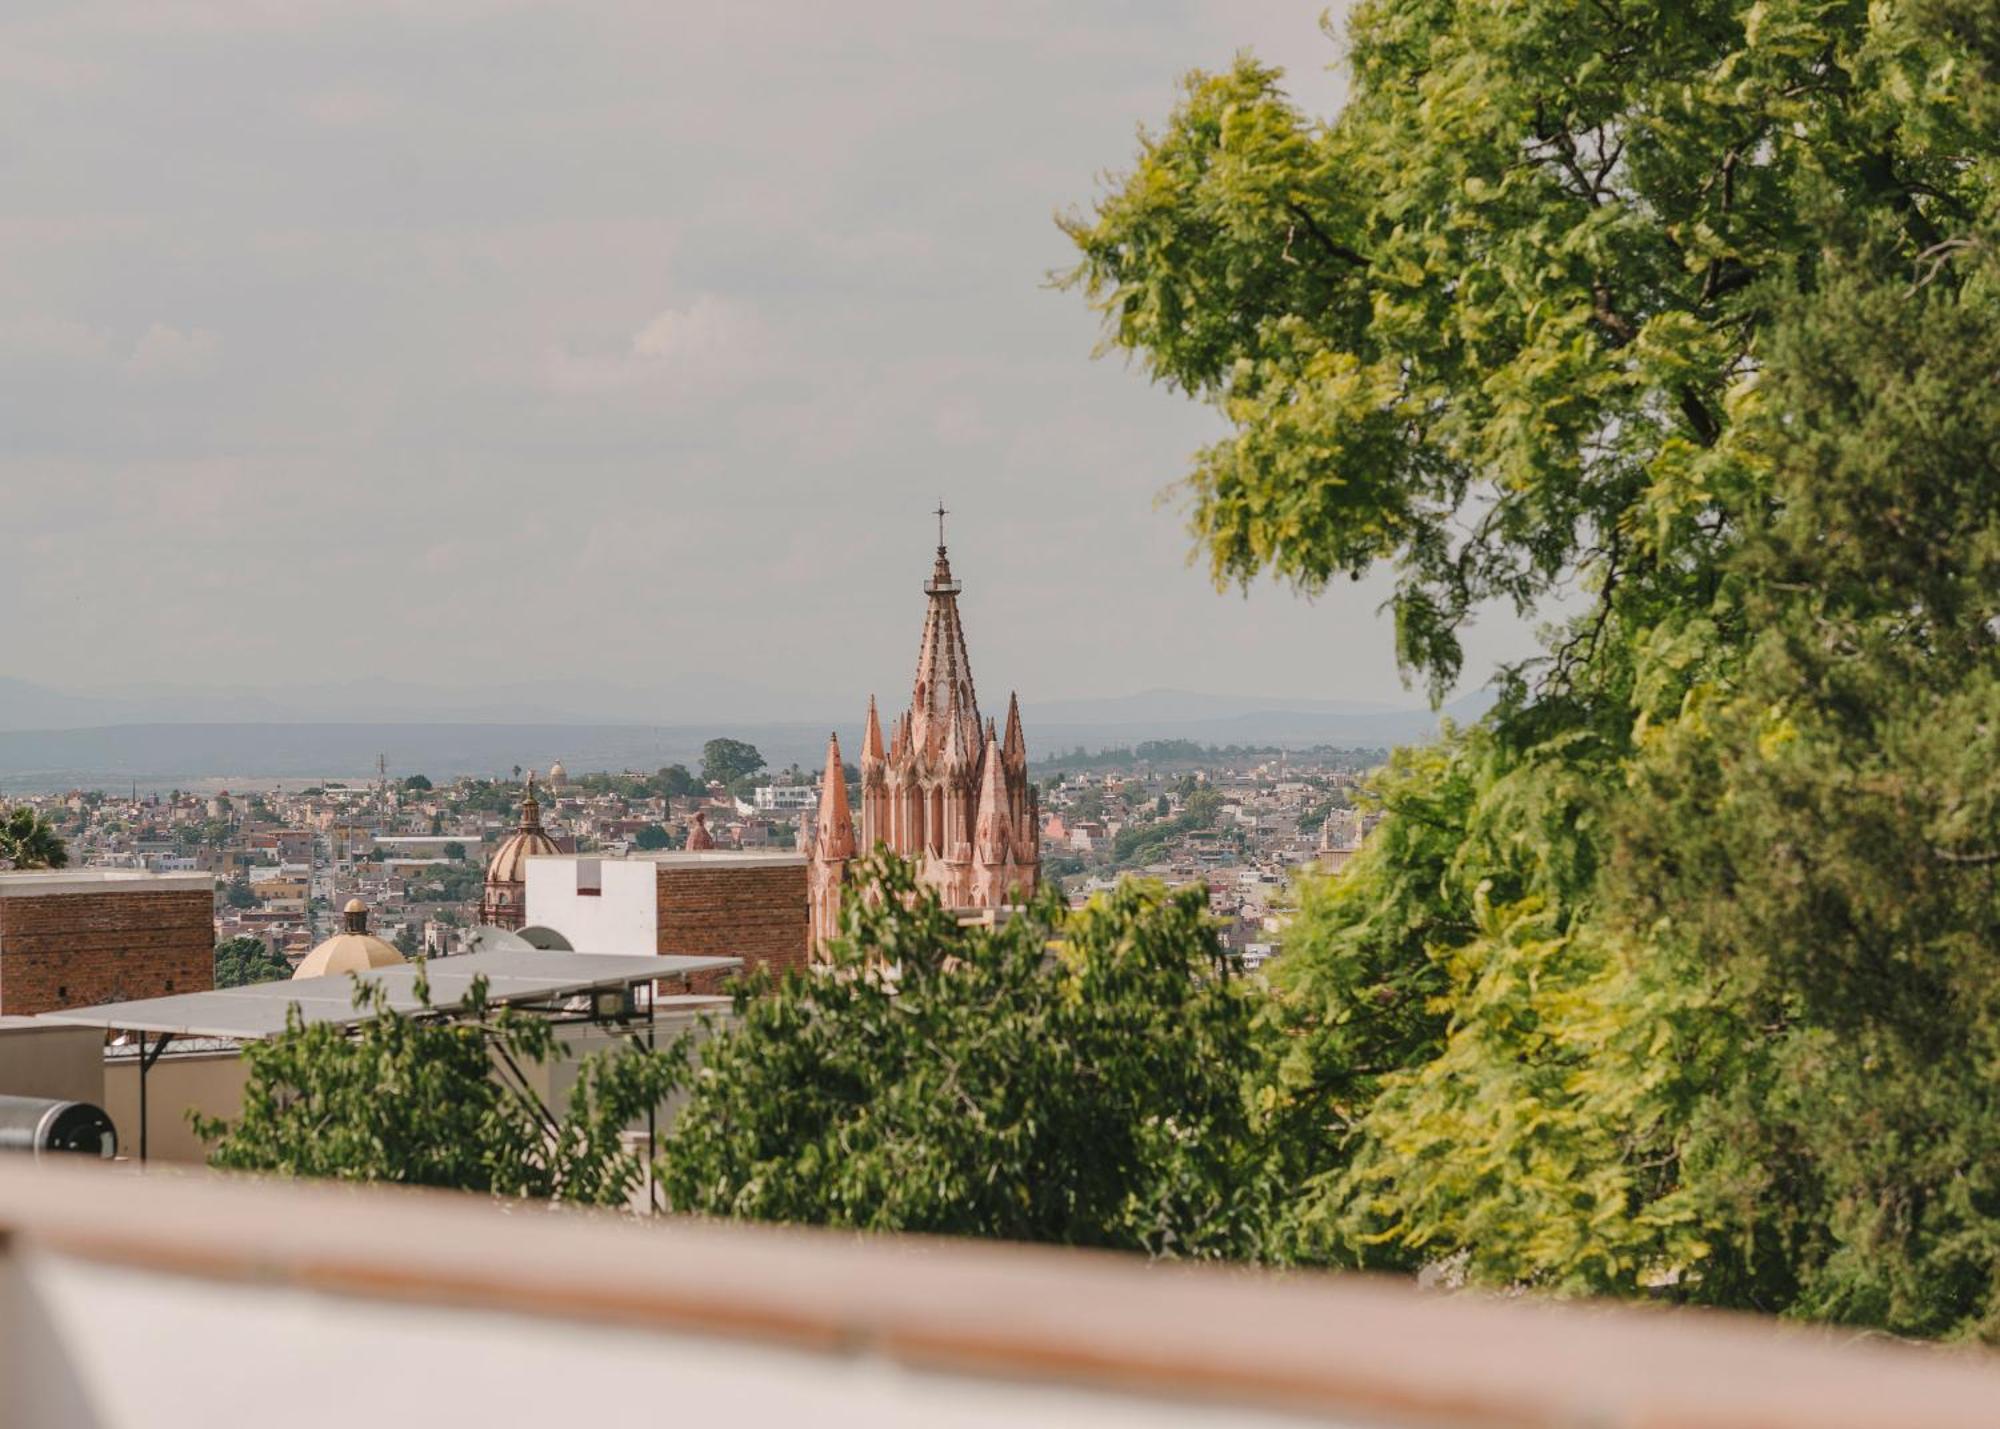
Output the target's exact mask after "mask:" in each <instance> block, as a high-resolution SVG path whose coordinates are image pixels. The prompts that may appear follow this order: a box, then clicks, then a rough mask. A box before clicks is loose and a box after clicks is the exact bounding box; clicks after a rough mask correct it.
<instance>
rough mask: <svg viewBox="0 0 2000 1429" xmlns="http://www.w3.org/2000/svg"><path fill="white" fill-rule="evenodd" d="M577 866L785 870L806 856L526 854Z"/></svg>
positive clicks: (751, 852) (723, 851) (721, 851)
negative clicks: (592, 864) (580, 864)
mask: <svg viewBox="0 0 2000 1429" xmlns="http://www.w3.org/2000/svg"><path fill="white" fill-rule="evenodd" d="M544 861H547V862H560V863H577V862H580V861H588V862H592V863H664V864H669V865H671V866H673V867H676V868H680V867H686V868H700V867H703V866H704V865H716V864H720V865H722V866H724V867H728V868H785V867H803V866H804V864H805V862H806V856H805V855H804V854H802V853H791V852H786V853H772V852H764V851H762V850H758V849H734V848H708V849H697V850H696V851H695V852H693V853H689V852H687V851H686V850H685V849H660V850H657V851H654V852H650V853H647V852H635V853H628V854H626V855H625V856H624V857H622V858H618V857H613V856H612V855H609V854H601V853H536V854H530V855H528V862H530V863H541V862H544Z"/></svg>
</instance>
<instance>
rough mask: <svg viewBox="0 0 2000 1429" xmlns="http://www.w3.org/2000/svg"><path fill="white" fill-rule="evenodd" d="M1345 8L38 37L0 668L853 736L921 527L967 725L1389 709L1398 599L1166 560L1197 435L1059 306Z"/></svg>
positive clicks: (2, 108) (204, 16)
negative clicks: (1205, 103)
mask: <svg viewBox="0 0 2000 1429" xmlns="http://www.w3.org/2000/svg"><path fill="white" fill-rule="evenodd" d="M1319 9H1320V6H1319V4H1318V3H1316V0H1209V3H1196V2H1195V0H1060V3H1041V0H992V3H984V4H970V3H952V0H858V3H853V4H847V5H831V4H827V3H825V0H799V3H776V0H727V3H715V4H701V5H696V4H686V3H670V0H620V3H585V4H565V5H546V6H544V5H536V4H526V3H498V0H496V3H484V2H483V0H407V3H368V0H261V3H247V0H246V3H235V0H116V2H115V3H91V0H61V2H60V3H39V0H14V3H12V4H10V5H8V6H7V7H6V10H5V15H6V18H5V19H4V20H0V124H4V132H5V134H6V140H5V143H4V146H0V192H4V193H5V195H6V198H5V201H4V203H3V204H0V492H4V496H5V511H6V520H5V522H4V523H0V543H3V544H0V602H4V608H5V615H4V618H0V674H11V675H14V676H18V677H20V678H24V679H30V680H36V681H40V682H43V683H49V684H56V685H67V686H73V687H74V686H84V687H92V686H95V687H103V686H112V685H126V684H134V683H150V682H168V683H174V684H187V685H200V684H203V683H205V682H208V681H215V682H225V683H229V684H266V685H273V686H283V685H286V684H288V683H308V682H319V681H324V680H327V679H337V678H343V677H347V676H362V677H382V678H392V679H397V680H416V681H429V682H436V683H444V684H455V685H458V684H462V685H478V684H481V683H484V682H489V681H501V680H506V681H512V680H516V679H520V678H524V677H529V678H557V679H568V678H578V679H586V678H587V679H591V680H611V681H615V682H620V683H628V684H637V685H646V686H652V685H675V684H679V683H681V682H683V681H694V682H699V680H700V679H701V678H703V677H704V676H707V675H710V674H713V675H716V676H727V677H730V678H733V679H735V680H740V681H746V682H749V683H752V684H759V685H763V686H767V687H769V688H771V689H773V690H777V691H786V692H799V693H802V694H810V695H813V696H821V695H832V696H838V697H842V698H845V697H848V696H849V695H850V694H851V695H852V697H853V698H856V699H859V698H860V697H861V696H862V695H865V693H866V692H867V691H868V690H869V689H879V690H882V691H883V692H885V693H887V692H890V691H893V690H898V689H899V687H900V686H902V685H903V684H904V683H905V682H906V681H907V680H908V678H909V669H910V663H911V658H912V656H913V655H914V652H915V644H916V637H917V630H918V624H919V620H920V617H921V606H922V596H921V595H920V593H919V589H918V587H919V585H920V583H921V582H922V580H923V579H924V577H925V575H926V573H927V570H928V567H929V562H930V546H931V544H932V543H933V541H934V539H935V537H934V521H933V519H932V517H931V516H930V515H929V514H928V513H929V510H930V508H931V507H932V506H934V505H935V504H936V502H937V499H938V498H939V497H940V496H942V497H943V499H944V501H945V503H946V504H947V505H948V506H949V507H950V508H951V509H952V511H953V513H954V514H953V516H952V517H951V523H950V539H951V546H952V551H953V559H954V562H955V564H956V566H957V568H958V573H959V575H960V576H961V578H962V579H963V580H964V581H965V583H966V588H967V593H966V597H965V607H966V623H967V628H968V637H969V639H970V640H971V642H972V653H973V658H974V663H975V668H976V669H977V670H978V672H979V675H980V681H981V687H982V690H983V691H984V690H989V689H995V687H999V688H1000V689H1004V688H1005V687H1008V686H1018V687H1020V688H1021V689H1022V691H1023V694H1024V697H1025V696H1029V695H1032V696H1033V697H1034V698H1039V699H1055V698H1062V697H1073V696H1100V695H1102V696H1111V695H1118V694H1123V693H1127V692H1130V691H1134V690H1138V689H1142V688H1146V687H1149V686H1157V685H1171V686H1178V687H1182V688H1190V689H1198V690H1209V691H1230V690H1238V691H1243V692H1247V693H1259V694H1273V695H1284V696H1292V697H1320V698H1357V699H1389V700H1396V701H1398V702H1403V701H1406V700H1409V699H1410V698H1412V697H1411V696H1408V695H1406V694H1405V692H1404V691H1403V690H1402V688H1401V686H1400V683H1399V681H1398V679H1397V676H1396V673H1395V668H1394V661H1393V658H1392V655H1391V644H1390V632H1389V627H1388V622H1387V620H1386V619H1385V618H1381V617H1378V616H1377V615H1376V614H1375V607H1376V606H1377V605H1378V604H1379V603H1380V601H1381V599H1382V597H1383V595H1384V594H1385V592H1386V585H1384V584H1364V585H1362V586H1360V587H1343V588H1342V589H1340V590H1338V591H1335V592H1333V593H1330V594H1329V595H1328V596H1326V597H1325V598H1323V599H1322V600H1321V601H1319V602H1318V603H1317V604H1309V603H1307V602H1305V601H1302V600H1300V599H1299V598H1297V597H1296V596H1294V595H1292V594H1291V593H1289V592H1288V591H1284V590H1281V589H1278V588H1276V587H1266V588H1264V589H1260V590H1259V591H1257V592H1256V593H1255V594H1253V595H1252V596H1251V597H1250V598H1249V599H1247V600H1246V599H1244V598H1242V597H1241V596H1236V595H1230V596H1220V595H1217V594H1216V593H1215V592H1214V591H1213V590H1212V589H1211V588H1210V587H1209V585H1208V583H1207V581H1206V579H1205V576H1204V574H1203V573H1202V572H1201V571H1200V570H1197V569H1191V568H1190V567H1189V566H1188V564H1187V555H1188V548H1189V543H1188V539H1187V537H1186V535H1185V532H1184V529H1183V526H1182V521H1181V518H1180V516H1179V515H1178V514H1177V513H1176V512H1175V511H1174V510H1173V509H1172V508H1171V507H1161V506H1159V505H1157V504H1156V498H1157V497H1158V496H1159V494H1160V493H1161V492H1163V491H1164V490H1166V489H1167V488H1168V487H1169V486H1170V485H1171V484H1172V483H1173V482H1174V481H1175V480H1176V479H1177V478H1178V477H1179V476H1180V475H1181V473H1182V472H1183V471H1184V470H1185V467H1186V462H1187V457H1188V454H1189V453H1190V452H1191V451H1192V450H1193V449H1194V448H1195V447H1196V446H1197V445H1199V444H1200V443H1202V442H1203V441H1205V440H1208V439H1210V438H1211V437H1212V436H1213V435H1214V433H1215V431H1216V429H1217V428H1216V420H1215V418H1214V417H1213V416H1212V415H1210V414H1207V413H1205V412H1204V411H1202V410H1201V409H1199V408H1196V407H1194V406H1192V405H1191V404H1189V403H1187V402H1186V401H1185V400H1183V399H1181V398H1178V397H1175V396H1174V395H1172V394H1170V393H1168V392H1166V391H1164V390H1163V389H1156V388H1153V387H1150V386H1149V385H1148V384H1147V383H1146V381H1145V380H1144V378H1143V377H1141V376H1140V375H1139V374H1138V373H1136V372H1135V371H1133V370H1131V369H1129V368H1127V367H1126V366H1125V365H1124V364H1123V363H1122V362H1121V361H1119V360H1117V359H1101V360H1097V361H1093V360H1092V359H1091V356H1090V353H1091V349H1092V347H1093V345H1094V342H1095V340H1096V335H1097V330H1096V325H1095V320H1094V318H1093V316H1092V315H1091V314H1090V313H1089V312H1088V310H1087V309H1086V308H1085V306H1084V304H1083V303H1082V301H1081V300H1080V299H1079V298H1078V297H1076V296H1075V295H1074V294H1066V293H1058V292H1053V291H1050V290H1048V288H1047V287H1046V285H1045V276H1046V274H1047V273H1048V272H1049V270H1051V269H1053V268H1058V267H1062V266H1065V265H1066V263H1067V261H1068V253H1067V251H1066V245H1065V243H1064V241H1063V239H1062V237H1061V235H1060V234H1059V233H1058V232H1057V230H1056V228H1055V226H1054V223H1053V221H1052V215H1053V214H1054V212H1055V211H1056V210H1058V209H1061V208H1066V207H1068V206H1070V205H1072V204H1079V203H1087V202H1088V201H1089V200H1090V198H1091V196H1092V195H1093V194H1094V193H1095V192H1097V191H1098V186H1099V183H1100V175H1101V174H1102V173H1103V172H1104V171H1106V170H1117V169H1120V168H1123V167H1125V166H1126V165H1127V164H1128V163H1129V161H1130V157H1131V154H1132V152H1133V148H1134V129H1135V126H1136V125H1138V124H1140V123H1142V122H1143V123H1152V124H1156V123H1158V122H1159V121H1160V120H1161V119H1162V118H1163V117H1164V115H1165V113H1166V111H1167V109H1168V108H1169V106H1170V105H1171V103H1172V98H1173V91H1174V82H1175V79H1176V76H1178V75H1179V74H1181V73H1183V72H1184V71H1186V70H1188V69H1189V68H1191V67H1196V66H1204V67H1216V66H1221V65H1225V64H1227V63H1228V62H1229V59H1230V57H1231V55H1232V54H1233V53H1234V51H1235V50H1236V49H1238V48H1239V47H1245V46H1247V47H1249V48H1252V49H1253V50H1255V52H1256V53H1257V54H1258V55H1259V56H1260V57H1262V58H1263V59H1265V60H1267V61H1270V62H1275V63H1277V64H1280V65H1282V66H1284V67H1285V68H1286V70H1287V71H1288V72H1289V74H1290V76H1291V85H1292V88H1293V91H1294V93H1295V94H1296V95H1297V96H1298V97H1299V98H1301V99H1302V100H1303V101H1305V102H1306V103H1308V104H1309V105H1310V106H1311V107H1313V108H1314V109H1316V110H1318V111H1322V112H1325V111H1330V110H1331V109H1332V108H1333V107H1334V106H1336V105H1337V103H1338V99H1339V93H1340V82H1339V79H1338V77H1337V76H1336V75H1334V74H1332V73H1329V72H1328V70H1327V66H1328V65H1329V64H1330V63H1331V62H1332V60H1333V59H1334V58H1335V54H1336V51H1335V47H1334V45H1333V44H1332V43H1331V42H1330V41H1328V40H1327V39H1326V38H1325V37H1324V36H1323V35H1322V34H1321V33H1320V31H1319V28H1318V12H1319ZM1522 643H1523V641H1522V636H1521V634H1520V632H1519V631H1518V630H1510V631H1505V632H1503V631H1500V630H1498V629H1497V628H1494V629H1489V630H1488V631H1487V632H1485V634H1484V637H1483V642H1482V640H1479V639H1475V642H1474V649H1475V654H1476V655H1478V656H1483V657H1486V658H1487V659H1489V660H1490V658H1491V657H1492V656H1494V655H1496V654H1504V655H1507V656H1513V655H1516V654H1518V653H1520V652H1521V649H1522ZM1475 663H1476V667H1477V668H1478V669H1479V671H1480V675H1481V678H1483V675H1484V666H1483V665H1478V664H1477V662H1475ZM1473 683H1477V681H1476V680H1475V681H1473ZM996 694H997V691H996ZM988 701H989V702H997V701H996V700H995V697H994V696H992V695H989V697H988ZM781 712H782V711H781V710H774V711H773V713H781Z"/></svg>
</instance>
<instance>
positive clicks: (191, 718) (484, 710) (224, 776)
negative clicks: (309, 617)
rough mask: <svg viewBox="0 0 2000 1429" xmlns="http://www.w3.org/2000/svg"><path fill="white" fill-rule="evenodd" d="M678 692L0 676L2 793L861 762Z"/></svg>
mask: <svg viewBox="0 0 2000 1429" xmlns="http://www.w3.org/2000/svg"><path fill="white" fill-rule="evenodd" d="M688 688H689V689H692V690H698V691H700V692H701V698H702V700H703V703H704V705H706V704H707V703H708V701H709V700H710V699H712V700H713V701H714V705H715V709H714V712H713V713H708V714H706V715H705V716H703V717H699V718H693V719H691V718H688V717H686V716H685V715H683V716H681V717H679V718H675V719H672V720H654V719H647V718H646V717H645V715H644V714H643V713H642V712H641V706H642V702H643V701H644V700H645V699H646V698H647V697H646V695H645V693H644V692H640V691H634V690H629V689H622V688H619V687H614V686H608V685H605V686H579V685H574V684H570V685H555V684H534V685H521V686H513V687H496V688H493V689H488V690H481V691H465V690H442V689H437V688H432V687H426V686H419V685H398V684H393V683H389V682H356V683H352V684H343V685H324V686H313V687H309V688H300V689H297V690H288V691H284V692H272V691H259V690H220V691H215V692H209V693H199V694H197V693H191V692H186V691H172V690H138V691H121V692H116V693H111V694H78V693H70V692H65V691H59V690H51V689H48V688H45V687H43V686H38V685H33V684H29V683H27V682H25V681H21V680H13V679H4V678H0V789H4V790H13V791H16V792H20V791H26V790H45V789H62V788H69V787H99V786H117V785H122V784H130V783H137V784H139V785H141V786H142V787H147V788H158V787H164V786H166V785H169V784H175V783H178V784H183V785H186V784H191V783H194V782H197V781H201V782H205V783H217V782H221V783H227V782H228V781H230V780H236V781H239V782H242V783H245V784H249V783H270V782H273V781H291V780H306V779H317V778H359V777H367V776H371V775H372V774H373V773H374V771H375V767H376V760H377V758H378V757H381V758H385V759H386V760H387V761H388V765H389V768H390V770H391V772H392V773H414V772H419V771H420V772H422V773H425V774H428V775H430V776H431V777H433V778H454V777H457V776H459V775H465V774H504V773H508V772H510V771H511V769H512V768H513V766H514V765H517V764H518V765H522V766H524V767H527V768H541V769H545V768H547V767H548V765H549V764H550V763H552V762H553V761H554V760H556V759H561V760H562V761H563V762H564V764H565V765H566V767H568V768H569V769H570V770H571V771H572V772H573V773H582V772H584V771H586V770H594V769H627V768H631V769H652V768H657V767H659V766H660V765H663V764H671V763H684V764H689V765H693V764H695V763H696V762H697V761H698V760H699V759H700V756H701V746H702V744H703V742H704V741H706V740H709V739H712V738H714V737H716V736H717V735H728V736H730V737H732V738H737V739H747V740H749V741H750V742H751V743H753V744H755V745H756V746H757V747H758V748H759V749H760V750H761V751H762V752H763V754H764V756H765V758H766V759H767V760H769V762H770V764H771V765H772V767H774V768H782V767H784V766H785V765H787V764H793V763H796V764H799V765H801V766H803V767H805V768H812V767H813V766H815V765H816V764H817V763H818V762H819V761H820V760H821V759H822V758H823V757H824V755H825V748H826V744H825V741H826V731H827V730H828V729H829V728H831V729H836V730H838V731H839V733H840V737H841V741H842V746H843V748H844V749H845V750H846V751H847V752H848V756H849V758H850V759H851V758H852V757H853V756H854V755H855V754H856V753H858V751H859V749H860V737H861V731H860V729H859V727H858V726H857V725H856V724H855V717H854V716H853V715H852V714H851V713H850V714H847V715H845V716H843V717H838V718H826V719H816V720H815V719H798V718H794V719H789V720H784V721H773V720H770V719H769V718H768V717H767V718H763V719H757V718H743V717H733V716H732V715H731V714H730V713H729V711H730V709H731V708H732V707H734V708H735V709H736V710H739V711H750V710H758V709H762V710H768V709H770V708H771V707H772V704H771V702H769V701H768V700H766V699H764V698H760V695H761V693H762V692H759V691H757V690H755V689H754V687H750V686H746V685H743V684H741V683H736V684H733V685H732V684H729V683H727V682H722V681H712V680H710V679H708V678H707V677H702V678H701V679H699V680H690V681H689V682H688ZM665 703H666V702H665V701H664V700H663V701H661V702H660V704H656V705H655V706H654V707H655V708H659V707H660V706H661V705H663V704H665ZM789 703H791V707H792V708H794V709H797V708H800V707H801V706H800V702H789ZM826 703H827V704H833V703H834V701H831V700H829V701H827V702H826ZM1490 703H1491V697H1490V696H1488V695H1486V694H1484V693H1480V694H1475V695H1471V696H1467V697H1465V698H1463V699H1460V700H1457V701H1454V702H1453V703H1452V704H1450V705H1448V706H1446V707H1445V709H1444V710H1443V711H1442V712H1441V713H1442V714H1444V715H1446V716H1449V717H1451V718H1453V719H1456V720H1459V721H1465V720H1470V719H1474V718H1477V716H1478V715H1479V714H1480V713H1481V712H1482V711H1483V710H1484V709H1485V708H1486V707H1487V706H1488V705H1489V704H1490ZM807 707H808V708H809V707H810V706H807ZM993 713H995V714H996V715H997V714H999V713H1000V711H998V710H996V711H994V712H993ZM1022 718H1023V720H1024V722H1025V724H1026V725H1027V731H1028V739H1029V745H1030V748H1031V750H1032V751H1033V752H1034V754H1035V755H1036V756H1038V757H1041V756H1046V755H1049V754H1053V753H1057V752H1062V751H1068V750H1071V749H1075V748H1077V747H1079V746H1080V747H1082V748H1084V749H1088V750H1097V749H1104V748H1110V747H1115V746H1119V745H1126V746H1129V745H1134V744H1137V743H1139V742H1140V741H1142V740H1149V739H1188V740H1194V741H1197V742H1200V743H1203V744H1224V745H1226V744H1250V745H1273V744H1275V745H1284V746H1287V747H1291V748H1299V747H1304V746H1307V745H1313V744H1330V745H1339V746H1347V747H1357V746H1380V745H1391V744H1400V743H1409V742H1412V741H1416V740H1422V739H1425V738H1428V737H1429V736H1430V735H1431V734H1433V733H1434V732H1435V730H1436V728H1437V722H1438V718H1439V716H1438V715H1437V714H1433V713H1432V712H1430V711H1428V710H1421V709H1409V708H1402V709H1398V708H1396V707H1394V706H1389V705H1380V704H1370V703H1366V702H1359V701H1335V700H1288V699H1263V698H1257V697H1254V696H1247V695H1209V694H1200V693H1196V692H1193V691H1187V690H1169V689H1160V690H1148V691H1145V692H1143V693H1140V694H1136V695H1128V696H1123V697H1120V698H1116V699H1094V700H1052V701H1048V702H1045V703H1042V704H1029V705H1024V706H1023V707H1022Z"/></svg>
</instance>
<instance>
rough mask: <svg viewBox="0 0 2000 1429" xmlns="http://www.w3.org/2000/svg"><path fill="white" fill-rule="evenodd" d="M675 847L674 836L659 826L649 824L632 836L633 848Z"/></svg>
mask: <svg viewBox="0 0 2000 1429" xmlns="http://www.w3.org/2000/svg"><path fill="white" fill-rule="evenodd" d="M673 846H674V836H673V835H672V834H670V833H668V832H667V831H666V829H664V828H662V827H661V826H660V825H659V824H648V825H646V827H645V828H643V829H641V830H639V832H638V833H636V834H634V835H633V836H632V847H633V848H636V849H645V850H648V851H650V850H653V849H663V848H672V847H673Z"/></svg>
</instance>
